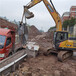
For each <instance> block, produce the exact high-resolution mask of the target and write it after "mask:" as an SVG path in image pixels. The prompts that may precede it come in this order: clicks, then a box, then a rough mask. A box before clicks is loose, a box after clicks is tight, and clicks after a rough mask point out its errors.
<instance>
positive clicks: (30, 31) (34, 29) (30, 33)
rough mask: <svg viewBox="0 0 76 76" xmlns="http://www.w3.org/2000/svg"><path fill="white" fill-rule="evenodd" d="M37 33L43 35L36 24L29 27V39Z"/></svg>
mask: <svg viewBox="0 0 76 76" xmlns="http://www.w3.org/2000/svg"><path fill="white" fill-rule="evenodd" d="M37 35H41V32H40V31H39V30H38V29H37V28H36V27H35V26H34V25H32V26H30V27H29V39H32V38H34V37H36V36H37Z"/></svg>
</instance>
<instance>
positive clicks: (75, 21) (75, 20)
mask: <svg viewBox="0 0 76 76" xmlns="http://www.w3.org/2000/svg"><path fill="white" fill-rule="evenodd" d="M75 24H76V18H71V19H70V20H65V21H64V22H63V25H62V26H63V27H64V28H67V26H70V27H71V26H74V25H75Z"/></svg>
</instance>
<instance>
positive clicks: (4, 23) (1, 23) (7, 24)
mask: <svg viewBox="0 0 76 76" xmlns="http://www.w3.org/2000/svg"><path fill="white" fill-rule="evenodd" d="M0 27H2V28H5V27H6V28H8V27H9V29H12V30H13V29H14V28H15V29H17V28H18V27H17V25H16V24H14V23H11V22H8V21H7V20H5V19H2V18H0Z"/></svg>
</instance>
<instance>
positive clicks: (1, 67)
mask: <svg viewBox="0 0 76 76" xmlns="http://www.w3.org/2000/svg"><path fill="white" fill-rule="evenodd" d="M26 56H27V54H26V53H25V50H21V51H19V52H17V53H15V54H14V55H12V56H10V57H8V58H6V59H4V60H2V61H1V62H0V76H7V74H8V73H10V72H11V71H15V69H16V67H17V66H18V65H19V63H20V62H21V60H23V59H24V58H25V57H26Z"/></svg>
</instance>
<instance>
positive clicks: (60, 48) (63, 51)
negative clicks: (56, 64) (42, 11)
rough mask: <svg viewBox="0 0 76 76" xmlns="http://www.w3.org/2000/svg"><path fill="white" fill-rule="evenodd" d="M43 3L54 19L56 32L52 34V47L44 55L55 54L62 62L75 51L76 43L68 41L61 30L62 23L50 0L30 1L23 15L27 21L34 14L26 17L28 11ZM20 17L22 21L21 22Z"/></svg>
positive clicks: (65, 33) (65, 32) (66, 35)
mask: <svg viewBox="0 0 76 76" xmlns="http://www.w3.org/2000/svg"><path fill="white" fill-rule="evenodd" d="M40 2H43V3H44V5H45V6H46V8H47V10H48V12H49V13H50V15H51V16H52V18H53V19H54V21H55V23H56V31H55V32H54V38H53V44H54V47H53V48H50V49H48V50H47V53H46V54H49V53H56V54H57V57H58V60H59V61H64V60H66V59H67V58H69V57H71V56H72V55H73V50H76V42H75V41H73V40H69V39H68V32H67V31H63V30H62V21H61V18H60V15H59V13H58V12H57V11H56V9H55V7H54V5H53V3H52V0H50V2H49V1H48V0H31V1H30V2H29V3H28V4H27V5H26V6H24V12H23V17H24V15H25V16H26V18H27V19H30V18H32V17H34V14H33V13H32V12H31V13H30V15H27V14H28V13H29V12H28V11H29V9H30V8H31V7H33V6H35V5H36V4H38V3H40ZM23 17H22V20H23Z"/></svg>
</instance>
